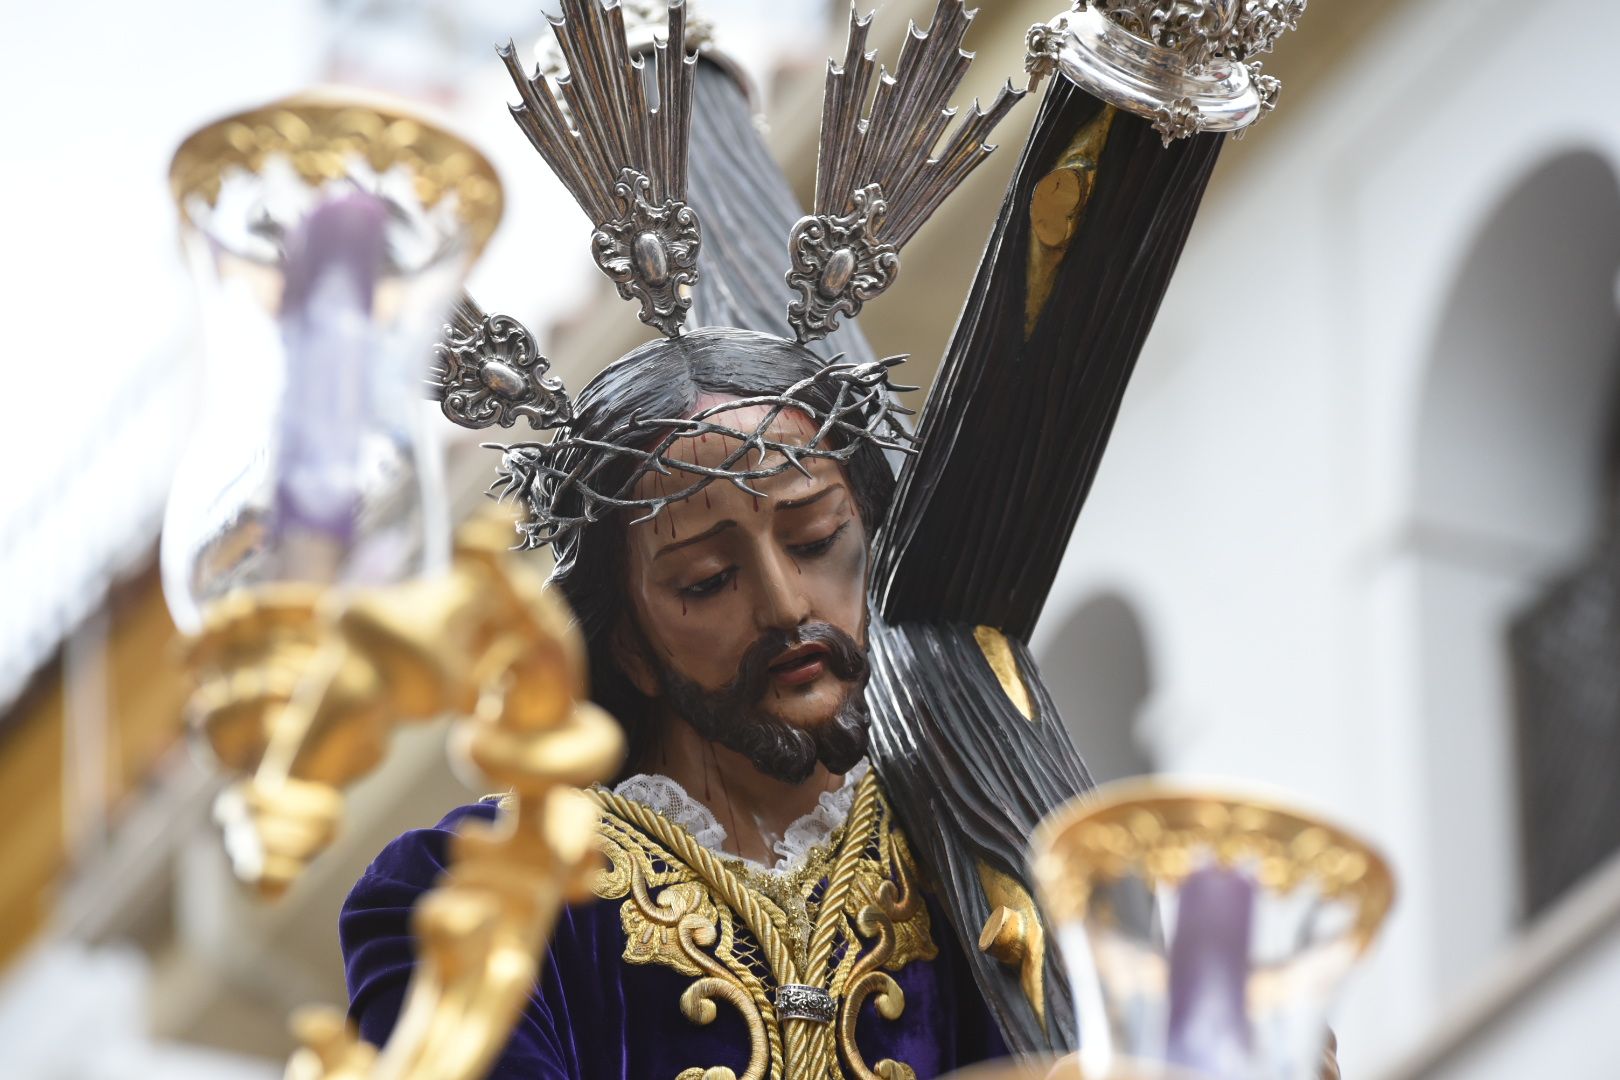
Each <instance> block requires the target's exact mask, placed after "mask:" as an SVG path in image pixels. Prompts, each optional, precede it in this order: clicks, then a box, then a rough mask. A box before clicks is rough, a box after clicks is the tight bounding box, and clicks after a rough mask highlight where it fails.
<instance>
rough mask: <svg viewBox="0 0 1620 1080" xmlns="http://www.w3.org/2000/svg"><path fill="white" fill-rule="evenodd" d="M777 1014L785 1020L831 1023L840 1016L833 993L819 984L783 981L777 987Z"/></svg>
mask: <svg viewBox="0 0 1620 1080" xmlns="http://www.w3.org/2000/svg"><path fill="white" fill-rule="evenodd" d="M776 1015H777V1016H779V1017H781V1018H782V1019H783V1020H812V1021H814V1022H815V1023H818V1024H830V1023H832V1022H833V1021H834V1020H835V1019H837V1016H838V1009H837V1006H836V1005H835V1004H834V1003H833V999H832V995H831V994H829V993H827V991H825V990H823V989H822V988H821V987H819V986H801V985H799V984H797V983H783V984H782V985H781V986H778V987H777V988H776Z"/></svg>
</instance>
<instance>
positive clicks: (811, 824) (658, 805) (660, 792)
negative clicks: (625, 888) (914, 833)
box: [613, 761, 872, 875]
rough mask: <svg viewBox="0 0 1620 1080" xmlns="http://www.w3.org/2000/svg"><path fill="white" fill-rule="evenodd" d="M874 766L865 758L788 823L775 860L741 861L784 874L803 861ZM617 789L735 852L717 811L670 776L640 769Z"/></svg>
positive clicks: (715, 848) (715, 846) (827, 835)
mask: <svg viewBox="0 0 1620 1080" xmlns="http://www.w3.org/2000/svg"><path fill="white" fill-rule="evenodd" d="M871 767H872V766H871V764H870V763H869V762H866V761H861V762H860V763H859V764H857V765H856V766H855V767H854V768H852V769H850V770H849V772H847V773H845V774H844V782H843V784H841V785H840V786H839V787H838V788H837V789H836V790H834V791H823V792H822V793H821V797H820V798H819V799H817V800H816V808H815V809H814V810H811V811H810V812H809V813H808V814H805V815H804V816H803V817H801V818H799V820H797V821H795V822H794V823H793V824H791V825H789V826H788V827H787V831H786V832H784V833H783V834H782V838H781V839H780V840H778V841H776V843H775V844H774V845H772V849H773V850H774V851H775V852H776V855H777V862H776V865H775V866H762V865H761V864H759V863H757V862H755V861H754V860H753V859H742V860H741V862H742V863H743V865H745V866H747V867H750V868H751V869H754V870H762V871H764V872H766V873H770V874H784V875H785V874H791V873H792V872H794V871H795V870H797V869H799V867H801V866H803V865H804V861H805V859H806V858H807V857H809V855H810V852H811V851H812V850H814V849H815V848H816V847H819V846H820V845H822V844H825V843H827V841H829V840H830V839H832V834H833V833H834V832H836V831H837V830H838V827H839V826H841V825H843V823H844V822H845V821H846V820H848V819H849V808H850V806H851V804H852V803H854V801H855V785H856V784H858V783H859V782H860V780H861V777H863V776H865V775H866V773H867V771H868V770H869V769H870V768H871ZM613 794H615V795H621V796H623V797H624V798H626V799H633V800H634V801H636V802H638V803H640V804H641V805H643V806H645V807H647V808H648V809H649V810H653V811H656V812H657V813H659V814H662V815H663V816H664V817H665V818H668V819H669V820H670V821H673V822H674V823H675V824H677V825H679V826H681V827H682V828H684V829H685V830H686V831H687V832H689V833H691V834H692V837H693V838H694V839H695V840H697V842H698V843H700V844H702V845H703V846H704V847H706V848H708V849H709V850H710V851H712V852H714V853H715V854H716V855H721V856H724V857H725V858H728V859H735V858H737V856H735V855H732V854H730V853H729V852H727V851H726V839H727V836H726V827H725V826H724V825H722V824H720V822H719V820H718V819H716V818H715V816H714V813H713V811H711V810H710V809H709V808H708V807H707V806H704V805H703V804H702V803H700V802H698V800H696V799H694V798H693V797H692V796H691V795H689V794H687V791H686V789H685V788H683V787H681V785H680V784H678V783H676V782H675V781H674V780H671V779H670V778H669V777H667V776H658V775H656V774H653V773H637V774H636V775H635V776H632V777H630V778H629V779H627V780H624V781H623V782H622V783H620V784H618V785H617V786H616V787H614V789H613Z"/></svg>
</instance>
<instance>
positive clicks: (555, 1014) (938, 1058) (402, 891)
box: [338, 802, 1006, 1080]
mask: <svg viewBox="0 0 1620 1080" xmlns="http://www.w3.org/2000/svg"><path fill="white" fill-rule="evenodd" d="M494 816H495V807H494V805H492V804H491V803H487V802H485V803H475V804H473V805H471V806H463V807H461V808H459V809H457V810H454V811H452V812H451V813H450V814H449V815H447V816H446V817H445V819H444V820H443V821H441V822H440V823H439V824H438V826H437V827H435V828H432V829H418V830H415V831H412V832H408V833H406V834H404V835H403V836H401V837H399V838H398V839H397V840H395V841H394V842H393V843H391V844H389V845H388V847H386V848H384V849H383V851H382V854H380V855H378V856H377V858H376V860H375V861H374V862H373V863H372V864H371V865H370V866H369V867H367V869H366V872H365V874H364V875H363V876H362V877H361V878H360V880H359V882H358V883H357V884H356V885H355V887H354V890H353V891H352V892H351V893H350V894H349V898H348V900H347V901H346V902H345V903H344V905H343V913H342V915H341V916H340V918H339V921H338V934H339V937H340V939H341V940H342V944H343V957H344V961H345V964H346V968H347V974H348V982H349V1001H350V1006H349V1011H350V1016H351V1017H352V1018H353V1019H354V1021H355V1022H356V1023H357V1024H358V1025H359V1028H360V1033H361V1034H362V1035H363V1036H364V1037H365V1038H366V1039H367V1040H368V1041H370V1042H372V1043H374V1044H377V1045H382V1044H383V1043H384V1042H386V1041H387V1039H388V1035H389V1033H390V1032H391V1031H392V1030H393V1027H394V1022H395V1021H396V1020H397V1019H398V1017H399V1013H400V1008H401V1006H402V1005H403V1003H404V997H405V987H406V983H407V981H408V980H409V979H410V975H411V969H412V965H413V964H414V962H415V954H414V942H413V940H412V938H411V932H410V913H411V905H412V904H414V903H415V902H416V899H417V898H418V897H419V896H421V895H422V894H423V893H424V892H426V891H427V890H428V889H430V888H432V887H433V885H434V883H435V882H436V881H437V880H438V878H439V875H440V874H441V873H442V872H443V871H444V869H445V866H446V852H447V850H448V843H449V840H450V837H451V834H452V833H453V832H454V831H455V830H456V829H457V828H458V827H459V825H460V824H461V822H463V821H464V820H466V819H468V818H470V817H471V818H482V819H485V820H489V819H492V818H493V817H494ZM925 900H926V902H927V904H928V908H929V916H930V921H931V923H932V933H933V938H934V942H935V944H936V945H937V946H938V949H939V954H938V956H937V957H936V958H935V959H933V960H914V961H912V962H911V963H910V964H907V965H906V966H905V967H904V968H903V969H901V970H900V971H899V972H897V973H895V976H894V977H895V981H896V982H898V983H899V984H900V987H901V989H902V990H903V991H904V992H905V998H906V1007H905V1011H904V1013H902V1014H901V1016H900V1017H899V1019H897V1020H892V1021H891V1020H884V1019H882V1018H881V1017H879V1016H878V1015H877V1012H876V1010H875V1008H874V1006H873V1004H872V1002H871V1000H870V999H869V1000H867V1002H866V1003H865V1004H864V1005H863V1007H862V1010H861V1016H860V1019H859V1021H858V1022H857V1024H856V1031H855V1037H856V1042H857V1043H858V1045H859V1047H860V1050H861V1052H862V1056H863V1057H864V1058H865V1059H866V1061H867V1062H876V1061H879V1060H881V1059H883V1058H893V1059H894V1060H896V1061H900V1062H904V1063H905V1064H907V1065H910V1066H911V1067H912V1068H913V1069H915V1070H916V1072H917V1076H918V1078H919V1080H927V1078H929V1077H934V1076H939V1075H941V1074H943V1073H948V1072H950V1071H951V1070H953V1069H957V1068H960V1067H962V1066H965V1065H969V1064H972V1063H975V1062H979V1061H984V1060H988V1059H991V1058H996V1057H1001V1056H1003V1055H1004V1054H1005V1053H1006V1051H1005V1049H1004V1047H1003V1044H1002V1041H1001V1035H1000V1033H999V1031H998V1030H997V1028H996V1025H995V1022H994V1020H993V1019H992V1018H991V1016H990V1013H989V1010H988V1009H987V1008H986V1006H985V1003H984V999H983V998H982V997H981V996H980V993H979V990H978V987H977V986H976V985H975V984H974V981H973V976H972V973H971V972H970V970H969V969H968V967H967V960H966V957H965V956H964V955H963V954H962V947H961V944H960V943H959V942H958V941H957V939H956V937H955V935H954V934H953V933H952V931H951V927H950V923H949V922H948V921H947V920H946V918H945V916H944V913H943V912H942V911H941V910H940V908H939V907H938V905H936V904H935V902H934V900H933V898H932V897H925ZM626 902H628V901H619V900H594V901H591V902H589V903H585V904H580V905H578V906H575V907H572V908H569V909H566V910H565V911H564V912H563V914H562V917H561V919H560V920H559V921H558V924H557V928H556V931H555V933H554V934H553V935H552V939H551V943H550V946H549V948H548V949H547V951H546V957H545V962H544V966H543V968H542V970H541V973H540V980H539V983H538V984H537V985H536V986H535V988H534V992H533V993H532V994H531V995H530V996H529V1004H528V1007H527V1008H526V1009H525V1010H524V1012H523V1016H522V1018H521V1019H520V1020H519V1021H518V1025H517V1028H516V1030H515V1031H514V1032H513V1035H512V1039H511V1042H510V1043H509V1044H508V1045H507V1047H506V1050H505V1052H504V1053H503V1054H502V1056H501V1058H500V1060H499V1061H498V1062H497V1064H496V1066H495V1068H494V1071H493V1072H492V1073H491V1074H490V1075H491V1076H494V1077H511V1078H518V1077H522V1078H526V1080H540V1078H545V1080H551V1078H554V1077H556V1078H561V1077H567V1078H571V1080H609V1078H614V1080H640V1078H643V1077H645V1078H647V1080H673V1077H674V1076H675V1075H676V1074H678V1073H679V1072H680V1071H681V1070H683V1069H686V1068H690V1067H693V1066H699V1067H702V1068H705V1069H707V1068H712V1067H714V1066H725V1067H728V1068H730V1069H732V1070H733V1071H734V1072H735V1073H736V1074H737V1075H738V1076H741V1075H742V1074H743V1072H744V1070H745V1069H746V1068H747V1065H748V1051H749V1038H748V1032H747V1029H746V1027H745V1026H744V1023H743V1020H742V1017H741V1016H740V1015H739V1014H738V1012H737V1011H736V1010H735V1009H730V1008H726V1007H721V1008H720V1010H719V1013H718V1015H717V1016H716V1017H715V1019H714V1021H713V1022H712V1023H709V1024H707V1025H698V1024H695V1023H693V1022H692V1021H690V1020H688V1019H687V1018H686V1017H685V1016H684V1015H683V1014H682V1013H681V1010H680V1004H679V999H680V996H681V993H682V992H683V991H684V990H685V989H686V988H687V987H688V986H690V985H691V983H692V981H693V980H692V979H691V978H690V977H688V976H685V975H682V974H680V973H679V972H677V971H674V970H672V969H670V968H667V967H663V966H661V965H655V964H630V963H626V962H625V961H624V960H623V959H622V957H623V953H624V947H625V936H624V930H623V928H622V926H621V923H620V919H619V907H620V904H621V903H626Z"/></svg>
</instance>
